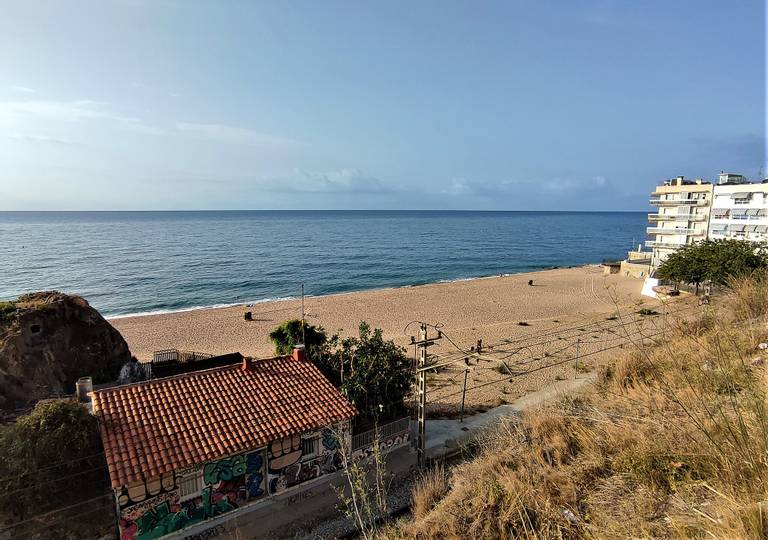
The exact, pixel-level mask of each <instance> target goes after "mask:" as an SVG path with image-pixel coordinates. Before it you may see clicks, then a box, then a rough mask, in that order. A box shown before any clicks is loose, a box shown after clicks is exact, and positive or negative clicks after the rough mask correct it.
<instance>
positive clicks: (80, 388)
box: [75, 377, 93, 403]
mask: <svg viewBox="0 0 768 540" xmlns="http://www.w3.org/2000/svg"><path fill="white" fill-rule="evenodd" d="M91 392H93V379H92V378H91V377H80V378H79V379H77V382H76V383H75V393H76V394H77V401H79V402H80V403H88V402H90V401H91V396H89V395H88V394H90V393H91Z"/></svg>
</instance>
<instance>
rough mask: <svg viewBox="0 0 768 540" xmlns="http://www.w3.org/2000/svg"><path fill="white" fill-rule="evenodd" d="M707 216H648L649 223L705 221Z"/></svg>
mask: <svg viewBox="0 0 768 540" xmlns="http://www.w3.org/2000/svg"><path fill="white" fill-rule="evenodd" d="M705 219H707V215H706V214H648V221H704V220H705Z"/></svg>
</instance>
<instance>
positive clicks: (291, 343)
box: [269, 319, 328, 355]
mask: <svg viewBox="0 0 768 540" xmlns="http://www.w3.org/2000/svg"><path fill="white" fill-rule="evenodd" d="M301 326H302V321H300V320H298V319H291V320H289V321H284V322H283V323H282V324H280V326H278V327H276V328H274V329H273V330H272V331H271V332H270V333H269V339H270V340H271V341H272V343H274V344H275V354H279V355H283V354H291V351H292V350H293V348H294V347H295V346H296V345H297V344H298V343H302V342H303V343H304V346H305V347H306V348H307V350H308V351H309V349H310V348H311V347H317V346H321V345H323V344H325V342H326V341H327V340H328V337H327V336H326V334H325V330H324V329H323V327H322V326H312V325H311V324H307V323H306V322H304V332H303V335H302V331H301Z"/></svg>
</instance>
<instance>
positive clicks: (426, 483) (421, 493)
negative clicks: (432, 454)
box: [411, 464, 448, 519]
mask: <svg viewBox="0 0 768 540" xmlns="http://www.w3.org/2000/svg"><path fill="white" fill-rule="evenodd" d="M447 492H448V477H447V476H446V474H445V468H444V467H443V465H442V464H438V465H436V466H435V467H434V468H432V469H430V470H429V471H427V472H426V473H424V475H423V476H422V477H421V478H420V479H419V481H418V482H417V483H416V485H415V486H414V488H413V491H412V492H411V511H412V513H413V516H414V518H416V519H420V518H423V517H424V516H426V515H427V514H428V513H429V512H430V511H431V510H432V509H433V508H434V507H435V504H436V503H437V502H438V501H440V499H442V498H443V497H444V496H445V494H446V493H447Z"/></svg>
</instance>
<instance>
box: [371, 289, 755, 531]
mask: <svg viewBox="0 0 768 540" xmlns="http://www.w3.org/2000/svg"><path fill="white" fill-rule="evenodd" d="M731 284H732V287H731V289H730V292H729V293H728V294H727V296H725V297H719V298H718V299H716V301H714V302H713V303H712V305H710V306H707V307H706V308H704V309H705V313H704V314H703V315H702V316H701V317H700V318H698V319H696V320H693V321H688V322H682V323H679V327H678V328H677V329H676V330H675V331H674V332H670V333H668V334H667V336H666V339H665V340H663V341H661V342H659V343H658V344H656V345H654V346H642V345H640V344H638V346H637V348H636V350H634V351H632V352H631V353H626V355H625V356H622V357H620V358H618V359H617V361H616V363H615V364H614V365H613V367H612V368H611V369H606V370H604V371H603V372H602V373H601V374H600V377H599V380H598V383H597V384H596V387H595V389H594V390H593V391H591V392H590V393H588V394H586V395H582V396H579V397H575V398H570V399H564V400H562V401H561V402H559V403H558V404H556V405H554V406H551V407H546V408H542V409H538V410H535V411H530V412H528V413H526V414H525V415H524V416H523V418H522V419H521V420H520V421H519V422H509V423H505V424H504V425H502V426H500V427H499V429H498V430H497V431H496V432H494V433H493V434H491V435H489V436H487V437H486V438H484V439H482V441H481V443H480V447H481V448H480V450H479V451H478V452H479V454H478V456H477V457H476V458H474V459H473V460H472V461H469V462H467V463H465V464H462V465H459V466H457V467H455V468H454V469H453V471H452V473H451V474H450V475H449V476H447V477H446V476H445V473H443V471H442V470H441V469H438V470H434V471H432V472H431V473H428V474H427V475H426V476H425V477H424V479H423V481H422V482H421V484H420V485H419V486H418V487H417V489H416V490H415V491H414V493H413V497H414V504H413V506H412V510H413V515H412V517H411V518H409V519H407V520H404V521H401V522H399V523H397V524H395V525H392V526H390V527H389V528H387V529H386V530H385V531H384V533H383V534H382V536H383V537H387V538H531V539H532V538H536V539H555V538H556V539H563V538H605V539H608V538H629V537H632V538H670V537H672V538H735V539H741V538H743V539H746V538H766V537H767V536H768V508H766V503H765V500H766V486H768V408H767V404H766V363H767V362H768V354H766V351H765V350H764V349H763V348H762V347H760V344H761V343H765V342H766V340H768V326H767V325H766V323H767V322H768V281H767V280H766V279H764V278H759V277H758V278H752V279H741V280H738V281H734V282H731Z"/></svg>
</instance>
